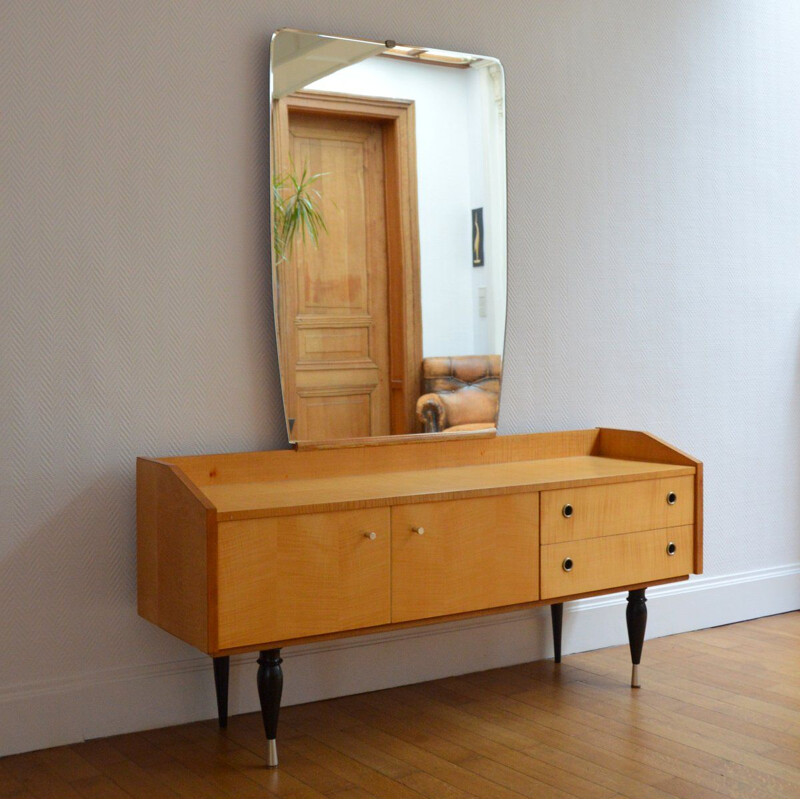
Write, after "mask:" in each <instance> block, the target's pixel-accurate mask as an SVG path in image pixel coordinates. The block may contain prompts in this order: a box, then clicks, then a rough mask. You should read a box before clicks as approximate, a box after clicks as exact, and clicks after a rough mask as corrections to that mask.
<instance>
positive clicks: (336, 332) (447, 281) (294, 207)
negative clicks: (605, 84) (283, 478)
mask: <svg viewBox="0 0 800 800" xmlns="http://www.w3.org/2000/svg"><path fill="white" fill-rule="evenodd" d="M270 62H271V91H272V106H271V170H272V172H271V182H272V192H271V196H272V216H273V220H272V245H273V246H272V253H273V281H274V299H275V321H276V326H277V333H278V351H279V361H280V369H281V383H282V387H283V399H284V405H285V409H286V420H287V427H288V431H289V439H290V441H292V442H321V441H328V440H341V439H351V438H358V437H367V436H387V435H402V434H421V433H434V432H453V433H457V432H463V431H492V430H493V429H495V428H496V423H497V414H498V408H499V396H500V384H501V380H502V370H503V343H504V335H505V320H506V165H505V157H506V152H505V95H504V81H503V70H502V67H501V66H500V62H499V61H497V59H494V58H487V57H486V56H476V55H469V54H466V53H455V52H449V51H444V50H436V49H432V48H428V47H409V46H404V45H397V44H395V43H394V42H391V41H389V42H372V41H365V40H359V39H344V38H340V37H335V36H323V35H320V34H316V33H308V32H304V31H296V30H288V29H286V30H281V31H278V32H277V33H276V34H275V35H274V36H273V39H272V44H271V48H270Z"/></svg>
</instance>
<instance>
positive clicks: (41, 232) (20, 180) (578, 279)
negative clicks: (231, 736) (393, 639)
mask: <svg viewBox="0 0 800 800" xmlns="http://www.w3.org/2000/svg"><path fill="white" fill-rule="evenodd" d="M285 25H292V26H295V27H305V28H310V29H315V30H320V31H324V32H331V33H341V34H351V35H361V36H366V37H373V38H377V39H383V38H388V37H391V38H394V39H397V40H398V41H401V42H409V43H420V44H431V45H434V46H440V47H444V48H452V49H459V50H467V51H471V52H478V53H488V54H491V55H494V56H497V57H498V58H500V59H501V61H502V62H503V64H504V66H505V69H506V76H507V92H508V94H507V98H508V136H509V141H508V148H509V149H508V164H509V233H510V242H509V259H510V276H509V287H510V297H509V326H508V331H509V335H508V344H507V350H506V355H507V359H506V373H505V384H504V389H505V391H504V397H503V406H502V412H501V432H502V433H512V432H526V431H541V430H555V429H564V428H578V427H585V426H594V425H598V424H602V425H611V426H620V427H631V428H643V429H647V430H651V431H653V432H655V433H657V434H658V435H661V436H662V437H664V438H666V439H668V440H670V441H672V442H675V443H676V444H678V445H679V446H681V447H683V448H684V449H686V450H688V451H689V452H692V453H693V454H696V455H697V456H699V457H701V458H703V459H704V461H705V463H706V470H707V473H706V474H707V482H706V564H707V571H708V572H709V573H710V574H712V575H725V574H727V573H732V572H737V571H743V570H748V569H755V568H759V567H769V566H772V565H785V564H794V563H796V562H798V561H800V536H799V535H798V528H799V523H800V507H798V503H799V502H800V501H798V497H800V492H799V491H798V488H797V487H798V486H799V485H800V424H799V423H800V373H799V371H798V370H799V367H800V361H799V359H800V352H799V349H800V268H799V267H800V263H799V262H800V259H798V256H799V255H800V147H798V142H799V141H800V103H799V102H798V97H800V48H798V47H797V42H798V41H800V5H798V4H797V3H793V2H783V3H781V2H763V1H758V2H757V1H756V0H750V2H722V1H721V0H720V1H719V2H702V3H701V2H676V1H675V0H670V1H668V2H660V3H642V2H623V1H622V0H607V1H606V2H578V0H542V1H541V2H527V1H523V0H517V1H516V2H507V3H487V2H478V1H477V0H458V2H456V1H455V0H454V1H453V2H442V1H436V0H424V1H423V0H413V1H411V2H409V1H408V0H407V1H406V2H404V3H375V2H367V1H366V0H338V1H337V2H320V1H319V0H300V1H299V2H294V3H292V4H290V5H287V4H283V3H268V2H263V0H259V1H258V2H235V3H230V2H223V0H214V1H213V2H212V0H205V2H196V3H188V2H166V0H165V1H163V2H153V1H150V0H135V2H109V1H108V0H106V1H104V2H43V1H42V0H10V1H9V0H5V2H3V3H2V5H0V166H1V167H2V192H1V193H0V194H1V196H2V201H1V202H2V217H1V219H2V230H1V231H0V234H1V235H2V240H0V246H2V252H1V254H0V255H1V256H2V286H1V287H0V359H2V363H1V364H0V370H1V371H0V424H1V427H0V620H1V625H0V695H2V693H3V692H10V693H11V694H13V696H14V697H15V698H17V700H19V698H21V697H22V698H24V696H25V691H26V690H25V687H27V686H30V687H32V689H31V691H33V690H34V689H36V691H39V690H40V689H41V687H42V686H46V685H47V684H48V682H52V681H61V682H62V684H63V683H64V681H67V682H69V681H73V682H75V685H81V686H91V685H92V684H93V682H94V681H95V677H96V676H98V675H104V676H106V677H107V676H108V675H113V674H114V672H113V670H114V669H117V668H119V667H120V665H122V664H124V665H126V666H127V667H129V668H136V667H137V666H141V667H142V668H145V667H146V668H148V669H150V668H151V667H152V666H153V665H159V664H163V663H167V662H169V663H175V662H180V661H181V660H182V659H189V658H192V657H194V656H195V655H196V653H195V651H193V650H192V649H191V648H189V647H187V646H184V645H182V644H181V643H179V642H177V641H176V640H174V639H172V638H171V637H170V636H168V635H167V634H165V633H163V632H160V631H158V630H157V629H155V628H154V627H152V626H151V625H149V624H148V623H146V622H144V621H142V620H140V619H139V618H138V617H137V616H136V612H135V513H134V511H135V509H134V459H135V457H136V456H137V455H165V454H171V453H194V452H215V451H233V450H245V449H260V448H275V447H281V446H283V445H284V444H285V436H284V430H283V418H282V408H281V401H280V393H279V384H278V379H277V375H276V357H275V348H274V336H273V332H272V324H271V305H270V302H271V301H270V290H269V285H268V279H267V276H268V268H267V259H266V255H265V242H264V230H265V225H266V223H265V219H266V209H265V198H266V192H265V189H266V186H267V176H266V170H265V159H266V141H265V131H266V95H265V87H266V54H267V39H268V36H269V34H270V33H271V32H272V31H273V30H274V29H275V28H277V27H280V26H285ZM358 657H359V656H357V655H353V656H352V658H353V659H356V658H358ZM409 658H413V648H411V650H410V651H409ZM36 687H39V688H38V689H37V688H36ZM98 691H99V690H98ZM109 691H110V690H109ZM109 696H110V695H109ZM0 699H1V698H0ZM95 700H96V701H97V702H101V703H102V702H103V697H102V696H100V697H99V698H98V697H96V698H95ZM20 702H21V701H20ZM109 702H110V701H109ZM123 716H124V715H123ZM124 719H125V720H127V722H126V721H124V720H123V721H122V722H120V723H118V728H119V729H124V728H125V726H126V725H128V726H129V727H130V726H131V725H133V724H134V723H132V722H130V719H132V717H131V718H124ZM140 721H141V724H142V725H146V724H148V723H151V724H155V723H156V721H157V719H156V717H155V716H151V717H147V716H146V715H145V716H144V717H142V718H141V720H140ZM8 735H9V734H8V730H7V728H3V731H2V733H0V736H8ZM37 743H40V744H43V743H44V741H43V740H42V741H39V740H37ZM3 745H5V749H9V748H13V746H14V744H13V743H11V744H9V742H8V741H6V742H2V741H0V752H2V751H3Z"/></svg>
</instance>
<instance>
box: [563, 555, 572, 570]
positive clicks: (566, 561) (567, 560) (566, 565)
mask: <svg viewBox="0 0 800 800" xmlns="http://www.w3.org/2000/svg"><path fill="white" fill-rule="evenodd" d="M561 569H563V570H564V572H572V559H571V558H570V557H569V556H567V557H566V558H565V559H564V560H563V561H562V562H561Z"/></svg>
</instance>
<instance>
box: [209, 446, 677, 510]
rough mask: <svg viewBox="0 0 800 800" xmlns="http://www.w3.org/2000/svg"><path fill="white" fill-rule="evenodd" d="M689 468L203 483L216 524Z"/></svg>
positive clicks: (558, 466) (537, 469)
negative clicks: (212, 505)
mask: <svg viewBox="0 0 800 800" xmlns="http://www.w3.org/2000/svg"><path fill="white" fill-rule="evenodd" d="M691 473H692V468H691V467H680V466H675V465H673V464H652V463H645V462H637V461H620V460H617V459H610V458H598V457H597V456H575V457H573V458H560V459H546V460H541V461H516V462H510V463H506V464H493V465H475V466H469V467H444V468H438V469H420V470H414V471H410V472H388V473H378V474H365V475H346V476H345V475H343V476H341V477H339V478H317V479H305V480H297V481H283V482H269V483H266V482H265V483H256V482H250V483H236V484H224V485H220V484H214V485H212V486H205V487H203V492H204V493H205V495H206V496H207V497H208V499H209V501H210V502H212V503H213V504H214V506H215V507H216V508H217V511H218V514H219V519H220V521H228V520H233V519H250V518H253V517H270V516H282V515H287V514H297V513H311V512H321V511H330V510H345V509H356V508H369V507H377V506H384V505H394V504H397V503H420V502H429V501H431V500H452V499H458V498H466V497H480V496H487V495H502V494H509V495H510V494H519V493H521V492H531V491H538V490H540V489H552V488H561V487H571V486H585V485H591V484H601V483H602V484H608V483H615V482H618V481H626V480H627V481H629V480H631V479H633V478H641V479H644V478H652V477H659V476H665V475H666V476H670V477H672V476H676V477H679V476H681V475H687V474H688V475H690V474H691Z"/></svg>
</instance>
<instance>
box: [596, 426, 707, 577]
mask: <svg viewBox="0 0 800 800" xmlns="http://www.w3.org/2000/svg"><path fill="white" fill-rule="evenodd" d="M595 452H596V454H597V455H603V456H610V457H611V458H633V459H636V460H637V461H661V462H665V461H668V462H669V463H672V464H685V465H687V466H694V468H695V483H694V565H693V567H692V571H693V572H694V573H696V574H698V575H699V574H700V573H702V571H703V464H702V462H701V461H698V460H697V459H696V458H694V456H690V455H689V454H688V453H684V452H683V451H681V450H678V449H677V448H676V447H673V446H672V445H671V444H668V443H667V442H665V441H663V440H662V439H659V438H658V437H657V436H653V434H652V433H646V432H644V431H625V430H618V429H615V428H601V429H600V431H599V435H598V437H597V441H596V443H595Z"/></svg>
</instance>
